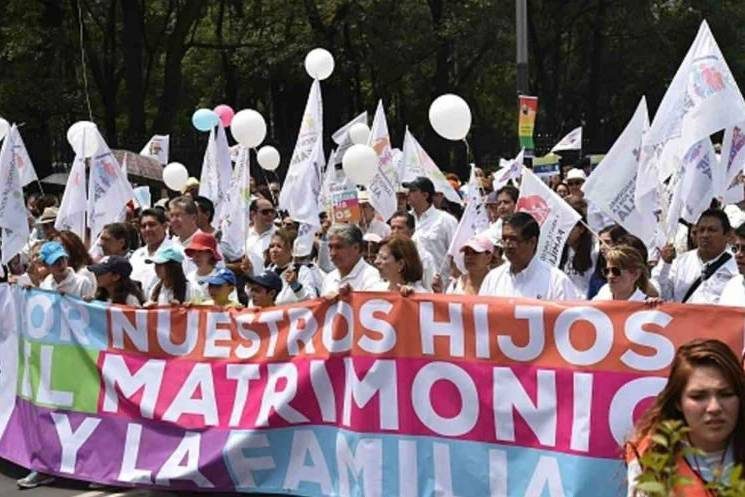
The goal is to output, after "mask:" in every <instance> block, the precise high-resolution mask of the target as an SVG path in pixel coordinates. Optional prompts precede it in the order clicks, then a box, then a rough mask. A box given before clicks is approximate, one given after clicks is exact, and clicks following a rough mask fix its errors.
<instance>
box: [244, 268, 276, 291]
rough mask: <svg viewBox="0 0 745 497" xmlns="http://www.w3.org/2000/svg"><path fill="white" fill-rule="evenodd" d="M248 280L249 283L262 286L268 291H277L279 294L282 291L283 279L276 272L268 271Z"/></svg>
mask: <svg viewBox="0 0 745 497" xmlns="http://www.w3.org/2000/svg"><path fill="white" fill-rule="evenodd" d="M247 279H248V281H249V282H251V283H254V284H256V285H259V286H262V287H264V288H266V289H267V290H275V291H276V292H277V293H279V292H281V291H282V279H281V278H280V277H279V275H277V273H275V272H274V271H271V270H268V269H267V270H266V271H264V272H263V273H261V274H257V275H255V276H249V277H248V278H247Z"/></svg>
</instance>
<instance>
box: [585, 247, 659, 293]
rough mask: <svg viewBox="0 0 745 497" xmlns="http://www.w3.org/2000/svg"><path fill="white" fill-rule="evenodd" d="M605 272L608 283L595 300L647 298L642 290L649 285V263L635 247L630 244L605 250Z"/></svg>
mask: <svg viewBox="0 0 745 497" xmlns="http://www.w3.org/2000/svg"><path fill="white" fill-rule="evenodd" d="M603 274H604V275H605V277H606V279H607V280H608V283H606V284H605V285H604V286H603V287H602V288H601V289H600V291H599V292H598V294H597V295H595V297H594V298H593V300H629V301H634V302H641V301H645V300H647V298H648V296H647V294H646V293H645V292H644V290H642V289H646V288H648V286H649V276H648V273H647V264H646V261H645V260H644V258H643V257H642V255H641V254H640V253H639V251H638V250H636V249H635V248H633V247H630V246H628V245H616V246H615V247H612V248H609V249H608V250H607V251H606V252H605V267H604V268H603Z"/></svg>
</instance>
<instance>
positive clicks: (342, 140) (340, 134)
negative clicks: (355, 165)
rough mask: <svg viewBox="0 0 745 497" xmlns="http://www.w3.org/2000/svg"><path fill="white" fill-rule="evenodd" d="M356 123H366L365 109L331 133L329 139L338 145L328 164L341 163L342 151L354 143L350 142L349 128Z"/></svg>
mask: <svg viewBox="0 0 745 497" xmlns="http://www.w3.org/2000/svg"><path fill="white" fill-rule="evenodd" d="M357 123H364V124H367V111H365V112H363V113H361V114H360V115H358V116H357V117H355V118H354V119H352V120H351V121H349V122H348V123H347V124H345V125H344V126H342V127H341V128H339V129H337V130H336V131H334V134H333V135H331V139H332V140H333V141H334V143H336V144H337V145H338V147H337V148H336V153H335V154H334V157H333V159H334V160H333V161H329V164H331V165H332V166H336V165H337V164H341V160H342V158H343V157H344V153H345V152H346V151H347V150H348V149H349V147H351V146H352V145H354V143H352V139H351V138H350V137H349V129H350V128H351V127H352V126H354V125H355V124H357Z"/></svg>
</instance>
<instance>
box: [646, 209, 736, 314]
mask: <svg viewBox="0 0 745 497" xmlns="http://www.w3.org/2000/svg"><path fill="white" fill-rule="evenodd" d="M731 230H732V228H731V226H730V224H729V219H728V218H727V215H726V214H725V213H724V212H723V211H722V210H720V209H708V210H706V211H704V213H703V214H701V216H700V217H699V219H698V222H697V223H696V241H697V243H698V248H697V249H694V250H689V251H688V252H685V253H684V254H682V255H680V256H679V257H677V258H676V259H675V260H673V261H672V263H671V264H668V263H666V262H665V261H664V260H663V261H660V263H659V264H658V266H657V267H656V268H655V270H654V271H653V273H652V274H653V276H655V277H656V279H657V281H659V283H660V293H661V297H662V298H663V299H665V300H672V301H675V302H685V303H689V304H716V303H718V302H719V297H720V295H721V294H722V290H724V285H726V284H727V282H728V281H729V280H730V279H732V277H733V276H735V275H737V274H738V273H737V264H736V263H735V259H734V258H733V257H732V254H731V253H730V252H728V251H727V241H728V238H729V235H730V232H731Z"/></svg>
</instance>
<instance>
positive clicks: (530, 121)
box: [517, 95, 538, 151]
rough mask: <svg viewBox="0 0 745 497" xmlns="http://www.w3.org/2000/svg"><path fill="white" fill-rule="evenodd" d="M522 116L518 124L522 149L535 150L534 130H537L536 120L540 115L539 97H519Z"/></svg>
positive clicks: (518, 134)
mask: <svg viewBox="0 0 745 497" xmlns="http://www.w3.org/2000/svg"><path fill="white" fill-rule="evenodd" d="M518 102H519V107H520V114H519V116H518V123H517V136H518V137H519V139H520V147H522V148H523V149H524V150H531V151H532V150H535V143H533V130H534V129H535V118H536V115H537V114H538V97H529V96H526V95H520V96H518Z"/></svg>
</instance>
